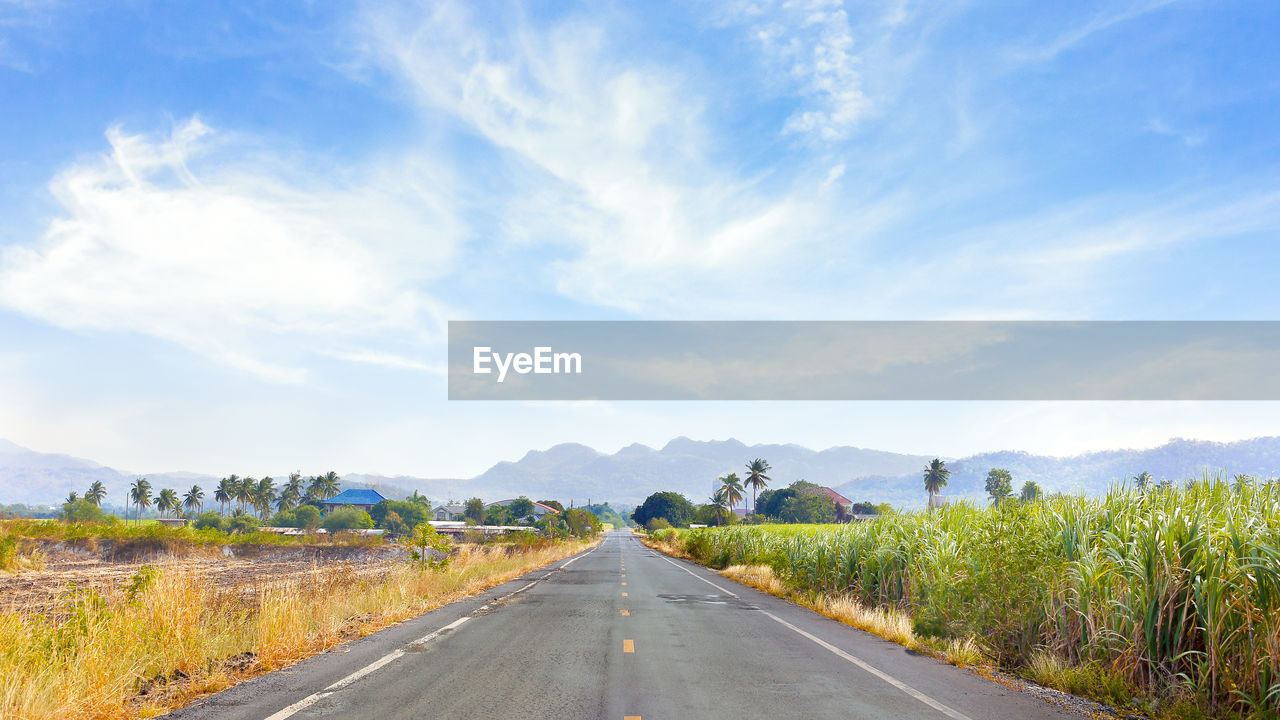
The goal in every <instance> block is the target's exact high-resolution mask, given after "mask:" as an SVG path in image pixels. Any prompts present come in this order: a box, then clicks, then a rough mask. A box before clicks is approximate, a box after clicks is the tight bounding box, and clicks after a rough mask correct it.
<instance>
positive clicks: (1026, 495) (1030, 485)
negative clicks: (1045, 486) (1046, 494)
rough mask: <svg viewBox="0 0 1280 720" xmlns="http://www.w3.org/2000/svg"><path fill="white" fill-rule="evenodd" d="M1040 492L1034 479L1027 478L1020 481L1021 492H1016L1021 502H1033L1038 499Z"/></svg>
mask: <svg viewBox="0 0 1280 720" xmlns="http://www.w3.org/2000/svg"><path fill="white" fill-rule="evenodd" d="M1042 494H1043V493H1042V492H1041V491H1040V486H1039V485H1037V484H1036V481H1035V480H1028V481H1026V482H1024V483H1022V492H1020V493H1018V497H1019V498H1021V500H1022V502H1035V501H1036V500H1039V499H1040V496H1041V495H1042Z"/></svg>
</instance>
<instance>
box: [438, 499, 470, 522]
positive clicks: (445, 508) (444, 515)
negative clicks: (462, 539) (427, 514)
mask: <svg viewBox="0 0 1280 720" xmlns="http://www.w3.org/2000/svg"><path fill="white" fill-rule="evenodd" d="M466 511H467V506H466V505H463V504H461V503H450V504H448V505H438V506H436V507H434V508H432V510H431V519H432V520H439V521H442V522H448V521H450V520H458V519H461V518H462V516H463V513H465V512H466Z"/></svg>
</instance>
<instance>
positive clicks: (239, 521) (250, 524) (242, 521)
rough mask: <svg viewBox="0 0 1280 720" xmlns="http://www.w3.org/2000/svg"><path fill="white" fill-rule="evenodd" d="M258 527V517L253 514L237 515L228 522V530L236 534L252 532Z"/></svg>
mask: <svg viewBox="0 0 1280 720" xmlns="http://www.w3.org/2000/svg"><path fill="white" fill-rule="evenodd" d="M257 529H258V518H256V517H254V516H252V515H237V516H235V517H233V518H231V519H230V520H228V521H227V523H226V531H227V532H229V533H232V534H235V535H240V534H243V533H251V532H253V531H254V530H257Z"/></svg>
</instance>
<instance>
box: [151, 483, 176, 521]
mask: <svg viewBox="0 0 1280 720" xmlns="http://www.w3.org/2000/svg"><path fill="white" fill-rule="evenodd" d="M156 509H158V510H159V511H160V517H164V514H165V513H167V512H172V513H174V514H177V512H178V510H180V509H182V503H181V502H180V501H179V500H178V491H177V490H170V489H169V488H165V489H164V490H161V491H160V494H159V495H158V496H156Z"/></svg>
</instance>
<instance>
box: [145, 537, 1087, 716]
mask: <svg viewBox="0 0 1280 720" xmlns="http://www.w3.org/2000/svg"><path fill="white" fill-rule="evenodd" d="M167 717H172V718H201V719H208V720H215V719H216V720H241V719H242V720H286V718H295V719H297V720H303V719H304V718H370V719H376V720H397V719H400V718H503V719H509V718H536V719H538V720H553V719H554V720H573V719H579V718H580V719H582V720H633V719H635V720H660V719H669V718H696V719H698V720H703V719H706V718H732V719H733V720H741V719H744V718H762V719H763V718H774V719H782V718H797V719H804V720H816V719H818V718H842V719H847V718H929V719H943V718H952V720H1002V719H1008V720H1023V719H1025V718H1062V719H1064V720H1065V719H1066V718H1072V719H1073V720H1079V718H1080V716H1078V715H1074V714H1072V713H1070V712H1068V711H1066V710H1061V709H1059V708H1057V707H1055V706H1051V705H1049V704H1047V703H1045V702H1044V701H1043V700H1040V699H1037V698H1035V697H1033V696H1030V695H1027V694H1024V693H1019V692H1017V691H1015V690H1010V689H1008V688H1005V687H1003V686H1001V685H998V684H996V683H993V682H990V681H988V680H985V679H983V678H980V677H978V676H976V675H973V674H972V673H969V672H967V671H964V670H961V669H959V668H955V667H952V666H950V665H946V664H944V663H940V662H938V661H936V660H933V659H931V658H928V657H924V656H920V655H915V654H913V653H911V652H909V651H908V650H906V649H905V648H903V647H901V646H899V645H897V644H894V643H890V642H888V641H886V640H882V639H880V638H878V637H875V636H874V635H870V634H867V633H864V632H862V631H860V630H855V629H853V628H850V627H848V626H846V625H843V624H841V623H838V622H835V621H833V620H830V619H827V618H825V617H823V616H821V615H818V614H817V613H814V612H811V611H809V610H806V609H804V608H801V607H798V606H796V605H793V604H791V603H788V602H786V601H784V600H780V599H778V598H775V597H773V596H771V595H767V594H765V593H762V592H759V591H757V590H755V589H752V588H749V587H746V586H744V585H740V584H738V583H735V582H733V581H731V580H728V579H725V578H723V577H721V576H719V575H717V574H715V573H714V572H711V571H710V570H707V569H706V568H703V567H700V566H698V565H695V564H692V563H688V562H684V561H680V560H673V559H670V558H668V557H666V556H664V555H662V554H660V553H657V552H655V551H653V550H650V549H649V548H647V547H645V546H643V545H641V544H640V542H639V540H638V539H636V538H635V537H634V536H632V535H631V534H630V533H628V532H625V531H624V532H614V533H610V534H608V535H607V536H606V539H605V540H604V542H603V543H602V544H601V545H599V546H598V547H596V548H595V549H593V550H590V551H588V552H586V553H582V554H580V555H577V556H575V557H572V558H569V559H567V560H562V561H560V562H557V563H555V564H553V565H551V566H548V567H546V568H543V569H542V570H537V571H534V572H532V573H530V574H528V575H526V576H524V577H522V578H519V579H517V580H513V581H511V582H509V583H506V584H504V585H501V586H499V587H496V588H493V589H491V590H489V591H488V592H485V593H483V594H480V595H477V596H474V597H471V598H468V599H466V600H462V601H459V602H456V603H453V604H450V605H447V606H444V607H441V608H438V609H436V610H433V611H431V612H429V613H426V614H424V615H421V616H419V617H417V618H414V619H412V620H409V621H407V622H404V623H401V624H399V625H396V626H393V627H390V628H387V629H386V630H383V631H381V632H378V633H375V634H373V635H369V636H367V637H364V638H361V639H359V640H355V641H353V642H351V643H348V644H346V645H344V646H342V647H340V648H336V649H335V651H330V652H328V653H324V654H321V655H318V656H316V657H313V658H310V659H308V660H305V661H303V662H301V663H298V664H296V665H294V666H292V667H289V668H287V669H284V670H280V671H278V672H274V673H270V674H267V675H263V676H261V677H258V678H255V679H253V680H250V681H248V682H245V683H242V684H240V685H237V686H236V687H233V688H230V689H227V690H224V691H223V692H221V693H218V694H216V695H212V696H210V697H208V698H205V699H204V700H202V701H200V702H198V703H196V704H194V705H191V706H189V707H187V708H183V709H181V710H177V711H174V712H173V713H171V714H170V715H168V716H167Z"/></svg>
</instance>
